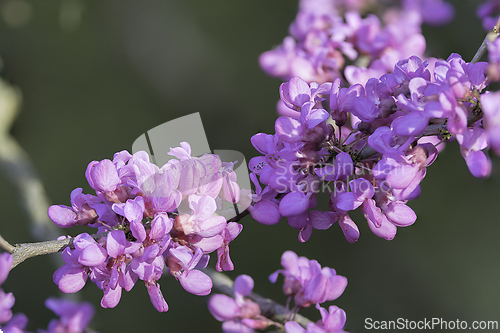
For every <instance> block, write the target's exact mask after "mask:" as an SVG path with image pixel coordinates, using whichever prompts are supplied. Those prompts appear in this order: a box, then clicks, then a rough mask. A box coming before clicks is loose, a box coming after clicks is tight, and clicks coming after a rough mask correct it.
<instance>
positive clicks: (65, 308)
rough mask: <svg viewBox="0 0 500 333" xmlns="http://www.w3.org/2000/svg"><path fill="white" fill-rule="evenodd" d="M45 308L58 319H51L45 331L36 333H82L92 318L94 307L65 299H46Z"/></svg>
mask: <svg viewBox="0 0 500 333" xmlns="http://www.w3.org/2000/svg"><path fill="white" fill-rule="evenodd" d="M45 306H46V307H47V308H49V309H50V310H52V311H53V312H54V313H55V314H56V315H58V316H59V317H60V318H59V319H52V320H51V321H50V322H49V326H48V327H47V330H38V333H83V332H87V325H88V324H89V323H90V321H91V320H92V318H93V317H94V307H93V306H92V304H90V303H88V302H83V303H76V302H73V301H69V300H66V299H57V298H48V299H47V300H46V301H45Z"/></svg>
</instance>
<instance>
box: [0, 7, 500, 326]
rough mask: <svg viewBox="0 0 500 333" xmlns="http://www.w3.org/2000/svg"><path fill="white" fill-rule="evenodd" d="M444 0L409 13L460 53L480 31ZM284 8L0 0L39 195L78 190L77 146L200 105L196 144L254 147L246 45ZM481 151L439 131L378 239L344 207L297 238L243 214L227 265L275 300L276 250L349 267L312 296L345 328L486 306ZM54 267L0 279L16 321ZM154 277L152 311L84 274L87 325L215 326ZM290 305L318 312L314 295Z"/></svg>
mask: <svg viewBox="0 0 500 333" xmlns="http://www.w3.org/2000/svg"><path fill="white" fill-rule="evenodd" d="M454 3H455V4H456V5H458V6H459V7H458V8H457V11H458V12H457V16H456V18H455V20H454V22H453V23H452V24H451V25H449V26H446V27H444V28H439V29H436V28H430V27H425V28H424V34H425V36H426V38H427V44H428V47H427V49H428V52H427V54H429V55H433V56H436V57H443V58H446V57H448V55H449V54H450V53H451V52H458V53H460V54H462V56H463V57H464V59H466V60H470V59H471V58H472V56H473V54H474V52H475V51H476V49H477V47H478V46H479V44H480V42H481V41H482V39H483V38H484V35H485V32H484V31H483V30H482V28H481V26H480V23H479V22H478V20H477V19H476V18H475V16H474V10H475V6H476V5H477V2H476V1H455V2H454ZM296 10H297V3H296V1H292V0H265V1H264V0H253V1H229V0H213V1H201V0H184V1H166V0H165V1H160V0H142V1H131V0H106V1H83V0H57V1H56V0H46V1H29V0H1V1H0V56H1V59H2V75H3V78H4V79H5V80H7V81H8V82H10V83H11V84H13V85H15V86H17V87H18V88H19V89H20V90H21V91H22V94H23V105H22V113H21V115H20V116H19V118H18V120H17V122H16V123H15V126H14V128H13V130H12V134H13V135H14V136H15V137H16V138H17V140H19V142H20V144H21V145H22V146H23V147H24V148H25V149H26V151H27V152H28V153H29V155H30V156H31V158H32V160H33V163H34V164H35V166H36V168H37V171H38V173H39V175H40V177H41V179H42V181H43V182H44V184H45V186H46V190H47V192H48V195H49V197H50V199H51V202H52V203H53V204H69V195H70V192H71V191H72V190H73V189H74V188H76V187H83V188H84V192H87V193H89V192H90V190H91V189H90V187H89V186H88V185H87V183H86V180H85V175H84V173H85V169H86V166H87V164H88V163H89V162H90V161H92V160H100V159H104V158H112V156H113V154H114V153H115V152H117V151H120V150H123V149H127V150H130V149H131V145H132V142H133V141H134V140H135V139H136V138H137V137H138V136H139V135H141V134H142V133H144V132H145V131H147V130H149V129H151V128H153V127H155V126H157V125H160V124H162V123H164V122H166V121H169V120H172V119H175V118H178V117H180V116H183V115H186V114H190V113H193V112H200V113H201V117H202V120H203V123H204V126H205V130H206V133H207V136H208V139H209V143H210V146H211V147H212V149H233V150H238V151H241V152H242V153H243V154H244V155H245V156H246V158H247V161H248V160H249V159H250V158H251V157H253V156H256V155H257V153H256V151H255V150H254V149H253V147H252V146H251V144H250V140H249V139H250V137H251V136H252V135H253V134H255V133H258V132H266V133H274V120H275V118H276V114H275V104H276V102H277V100H278V98H279V94H278V87H279V84H280V83H281V82H280V81H279V80H277V79H271V78H269V77H267V76H266V75H265V74H264V73H263V72H262V71H261V70H260V69H259V66H258V62H257V59H258V56H259V54H260V53H262V52H264V51H266V50H268V49H270V48H271V47H273V46H275V45H277V44H279V43H281V41H282V39H283V38H284V37H285V35H286V34H287V29H288V26H289V24H290V23H291V22H292V20H293V19H294V17H295V14H296ZM493 162H494V169H493V174H492V177H491V178H489V179H486V180H478V179H475V178H474V177H472V176H471V175H470V173H469V172H468V170H467V167H466V165H465V163H464V161H463V159H462V157H461V156H460V153H459V150H458V147H457V145H455V144H453V143H451V144H449V145H448V147H447V149H446V150H445V151H444V152H443V153H442V154H441V156H440V157H439V158H438V160H437V162H436V163H435V164H434V165H432V166H431V167H430V168H429V169H428V170H427V171H428V173H427V176H426V178H425V180H424V181H423V183H422V193H423V194H422V197H421V198H420V199H417V200H415V201H413V202H411V203H410V206H411V207H412V208H413V209H414V210H415V211H416V212H417V215H418V220H417V222H416V223H415V224H414V225H413V226H410V227H407V228H399V229H398V235H397V236H396V238H395V239H394V240H393V241H390V242H388V241H385V240H383V239H380V238H377V237H376V236H374V235H373V234H372V233H371V232H370V230H369V229H368V227H367V225H366V222H365V221H364V219H363V218H362V216H361V215H359V214H358V215H352V217H353V219H355V221H356V222H357V223H358V226H359V228H360V231H361V237H360V239H359V241H358V242H357V243H355V244H349V243H348V242H347V241H346V240H345V238H344V236H343V234H342V232H341V231H340V229H339V228H338V226H337V225H334V226H333V227H332V228H331V229H330V230H327V231H314V232H313V235H312V237H311V239H310V240H309V241H308V242H307V243H304V244H302V243H299V242H298V240H297V234H298V232H297V231H296V230H295V229H292V228H291V227H289V226H288V225H287V223H286V221H285V220H283V221H281V222H280V223H279V224H278V225H276V226H264V225H260V224H258V223H256V222H255V221H253V220H252V219H251V218H250V217H247V218H245V219H243V220H242V223H243V225H244V231H243V233H242V234H241V235H240V236H239V237H238V238H237V239H236V240H235V241H234V242H233V243H232V244H231V257H232V259H233V262H234V263H235V267H236V269H235V271H234V272H230V273H229V275H230V276H231V277H233V278H234V277H236V276H237V275H240V274H249V275H251V276H252V277H253V278H254V280H255V283H256V287H255V291H256V292H258V293H261V294H262V295H265V296H267V297H270V298H273V299H275V300H276V301H278V302H281V303H283V304H284V303H285V298H284V296H283V295H282V293H281V282H282V280H281V279H280V280H279V284H278V285H272V284H271V283H270V282H269V281H268V280H267V277H268V275H269V274H270V273H272V272H273V271H275V270H277V269H279V268H281V266H280V257H281V254H282V253H283V252H284V251H285V250H293V251H295V252H296V253H297V254H299V255H301V256H307V257H308V258H310V259H317V260H318V261H319V262H320V263H321V264H322V265H323V266H329V267H334V268H335V269H336V270H337V272H338V274H341V275H344V276H346V277H347V278H348V280H349V284H348V287H347V289H346V291H345V292H344V294H343V295H342V296H341V297H340V298H339V299H337V300H336V301H334V302H329V303H326V304H324V306H328V305H331V304H335V305H338V306H340V307H341V308H343V309H344V310H345V311H346V312H347V324H346V327H345V328H346V330H348V331H351V332H362V331H364V328H363V327H364V320H365V318H372V319H374V320H397V319H398V318H400V317H401V318H405V319H408V320H423V319H424V318H428V319H430V318H434V317H437V318H443V319H444V320H456V319H460V320H467V321H469V323H471V322H472V321H474V320H500V316H499V314H500V311H499V310H500V304H499V300H498V296H499V295H500V283H499V276H500V266H499V261H500V260H499V259H500V242H499V240H498V238H499V235H500V224H499V221H498V220H499V218H498V216H499V213H500V211H499V210H500V205H499V204H498V201H499V198H500V196H499V185H500V160H499V159H498V158H493ZM0 188H1V189H2V190H1V191H0V202H1V207H2V213H3V216H2V222H0V223H1V224H0V233H1V234H2V235H3V236H4V237H5V238H6V239H7V240H9V241H10V242H12V243H21V242H28V241H30V240H31V239H30V234H29V232H28V229H27V228H28V225H27V221H26V217H25V215H23V212H22V210H21V208H19V205H18V203H17V201H16V192H15V190H14V189H13V188H12V186H11V185H10V183H8V181H7V180H6V179H5V177H1V176H0ZM66 233H69V234H71V235H75V234H76V231H74V230H71V229H66V230H61V234H66ZM212 261H213V262H212V265H213V264H214V260H212ZM54 270H55V267H54V266H53V264H52V262H51V261H50V260H49V259H48V258H47V257H39V258H34V259H30V260H28V261H27V262H25V263H23V264H21V265H20V266H19V267H17V268H16V269H14V270H13V271H12V272H11V273H10V276H9V279H8V280H7V282H6V283H5V284H4V285H3V286H2V288H3V289H4V290H5V291H7V292H13V293H14V295H15V297H16V304H15V306H14V311H15V312H24V313H25V314H26V315H27V316H28V317H29V318H30V324H29V327H28V328H29V329H31V330H34V329H36V328H45V327H46V326H47V323H48V321H49V319H50V318H54V317H55V316H54V315H53V314H52V312H51V311H50V310H48V309H46V308H45V307H44V306H43V302H44V300H45V299H46V298H47V297H48V296H51V295H57V294H58V289H57V287H56V286H55V285H54V283H53V282H52V273H53V272H54ZM159 282H160V284H161V288H162V291H163V294H164V296H165V299H166V300H167V302H168V304H169V306H170V310H169V311H168V312H167V313H158V312H156V310H155V309H154V308H153V306H152V305H151V303H150V300H149V297H148V294H147V292H146V289H145V287H144V286H142V285H141V284H140V283H138V284H137V285H136V286H135V287H134V288H133V290H132V291H131V292H129V293H124V294H123V295H122V299H121V301H120V303H119V305H118V306H117V307H116V308H114V309H102V308H100V306H99V302H100V298H101V297H102V292H101V290H99V289H98V288H97V287H96V286H95V285H93V284H92V283H90V282H89V283H88V285H87V286H86V287H85V288H84V289H83V290H82V291H81V292H80V293H79V294H80V297H81V299H84V300H88V301H91V302H92V303H93V304H94V305H95V306H96V311H97V314H96V316H95V318H94V320H93V322H92V327H93V328H94V329H96V330H98V331H100V332H118V331H120V332H138V331H141V332H142V331H146V330H147V331H154V332H167V331H168V332H200V331H203V332H220V331H221V329H220V327H221V324H220V323H219V322H217V321H216V320H215V319H213V318H212V317H211V316H210V314H209V312H208V310H207V309H206V302H207V300H208V298H207V297H198V296H193V295H191V294H188V293H187V292H185V291H184V290H183V289H182V287H181V286H180V285H179V283H177V282H175V281H174V280H173V278H168V277H163V278H162V279H161V280H160V281H159ZM303 313H304V314H305V315H307V316H309V317H310V318H311V319H313V320H317V319H319V313H318V312H317V311H316V310H315V309H307V310H305V311H303Z"/></svg>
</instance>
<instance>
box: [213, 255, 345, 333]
mask: <svg viewBox="0 0 500 333" xmlns="http://www.w3.org/2000/svg"><path fill="white" fill-rule="evenodd" d="M281 265H282V266H283V269H280V270H278V271H276V272H274V273H273V274H271V275H270V276H269V280H270V281H271V282H272V283H275V282H276V281H277V279H278V276H279V274H282V275H283V277H284V281H283V293H284V294H285V295H286V296H287V297H288V301H287V305H289V304H290V302H291V300H292V299H293V300H294V307H293V309H291V310H289V309H288V306H287V312H288V317H289V318H293V317H294V316H295V314H297V312H298V311H299V310H300V309H302V308H306V307H309V306H311V305H313V304H315V305H316V308H317V309H318V310H319V311H320V313H321V317H322V319H321V320H320V321H318V322H317V323H309V324H308V325H307V330H306V329H304V328H302V327H301V326H300V325H299V324H298V323H297V322H295V321H293V320H290V321H287V322H286V323H285V330H286V332H287V333H303V332H309V333H340V332H344V330H343V328H344V324H345V321H346V315H345V312H344V310H342V309H340V308H338V307H337V306H334V305H332V306H330V308H329V310H328V311H327V310H326V309H324V308H322V307H320V306H319V304H321V303H324V302H326V301H333V300H335V299H337V298H338V297H340V295H342V293H343V292H344V290H345V288H346V286H347V279H346V278H345V277H344V276H341V275H337V273H336V271H335V270H334V269H333V268H329V267H323V268H322V267H321V265H320V264H319V263H318V262H317V261H316V260H309V259H307V258H306V257H299V256H297V254H295V253H294V252H292V251H286V252H285V253H283V255H282V257H281ZM253 287H254V281H253V279H252V278H251V277H250V276H248V275H240V276H238V277H237V278H236V280H235V281H234V298H231V297H229V296H226V295H221V294H216V295H213V296H212V297H211V298H210V300H209V303H208V308H209V310H210V313H211V314H212V315H213V316H214V317H215V319H217V320H219V321H222V322H223V324H222V330H223V332H225V333H229V332H239V333H253V332H255V331H254V329H259V330H262V329H266V328H268V327H269V326H271V325H276V326H278V327H279V326H281V325H280V324H279V323H276V322H273V321H271V320H269V319H268V318H266V317H264V316H262V315H261V309H260V307H259V305H258V304H257V303H255V302H253V301H252V300H251V299H249V298H247V296H249V295H250V294H251V292H252V290H253Z"/></svg>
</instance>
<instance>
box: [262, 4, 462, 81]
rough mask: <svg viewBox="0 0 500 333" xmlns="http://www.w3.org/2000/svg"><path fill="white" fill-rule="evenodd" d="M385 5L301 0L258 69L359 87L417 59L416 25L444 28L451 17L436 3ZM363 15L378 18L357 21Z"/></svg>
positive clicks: (421, 41)
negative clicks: (402, 62) (341, 81)
mask: <svg viewBox="0 0 500 333" xmlns="http://www.w3.org/2000/svg"><path fill="white" fill-rule="evenodd" d="M385 2H386V1H371V0H356V1H334V0H301V1H300V4H299V12H298V14H297V17H296V18H295V21H294V22H293V23H292V24H291V25H290V28H289V32H290V36H287V37H286V38H285V39H284V40H283V43H282V44H281V45H280V46H278V47H276V48H275V49H273V50H271V51H267V52H265V53H263V54H262V55H261V56H260V65H261V67H262V68H263V70H264V71H265V72H266V73H267V74H269V75H271V76H275V77H279V78H281V79H283V80H286V81H288V80H290V79H291V78H293V77H295V76H299V77H301V78H302V79H303V80H305V81H307V82H318V83H323V82H327V81H330V82H332V81H334V80H335V79H336V78H342V77H345V79H346V80H347V81H348V82H349V83H350V84H356V83H361V84H365V83H366V81H367V80H368V79H369V78H371V77H377V78H378V77H380V76H381V75H383V74H385V73H389V72H391V71H392V69H393V68H394V65H395V64H396V63H397V62H398V61H399V60H401V59H405V58H408V57H410V56H412V55H414V56H418V57H420V58H422V57H423V55H424V51H425V47H426V42H425V38H424V36H423V35H422V33H421V25H422V23H427V24H433V25H439V24H445V23H447V22H449V21H450V20H451V19H452V18H453V15H454V8H453V7H452V6H451V5H450V4H449V3H447V2H444V1H442V0H402V1H398V2H400V6H392V7H391V6H387V4H386V3H385ZM363 11H369V12H372V13H377V14H378V16H377V15H375V14H369V15H367V16H366V17H362V16H361V14H360V12H363ZM379 17H382V22H381V19H380V18H379ZM350 63H351V64H350Z"/></svg>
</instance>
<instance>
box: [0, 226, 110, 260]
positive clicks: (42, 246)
mask: <svg viewBox="0 0 500 333" xmlns="http://www.w3.org/2000/svg"><path fill="white" fill-rule="evenodd" d="M107 234H108V232H101V233H98V234H94V235H91V236H92V238H94V239H95V240H98V239H100V238H101V237H104V236H106V235H107ZM0 238H1V240H3V242H2V241H1V240H0V246H1V247H2V248H4V249H5V250H6V251H8V252H10V253H11V254H12V259H13V260H12V267H11V269H13V268H14V267H16V266H17V265H19V264H20V263H22V262H23V261H25V260H26V259H28V258H32V257H36V256H40V255H43V254H51V253H57V252H61V251H63V250H64V249H65V248H66V247H68V246H69V247H70V248H72V249H73V248H74V246H73V239H74V238H66V239H61V240H51V241H46V242H38V243H22V244H15V245H14V246H12V245H10V244H9V243H8V242H7V241H5V239H4V238H3V237H2V236H1V235H0ZM4 242H5V243H6V244H8V245H7V247H6V246H5V243H4ZM9 246H10V247H9Z"/></svg>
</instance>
